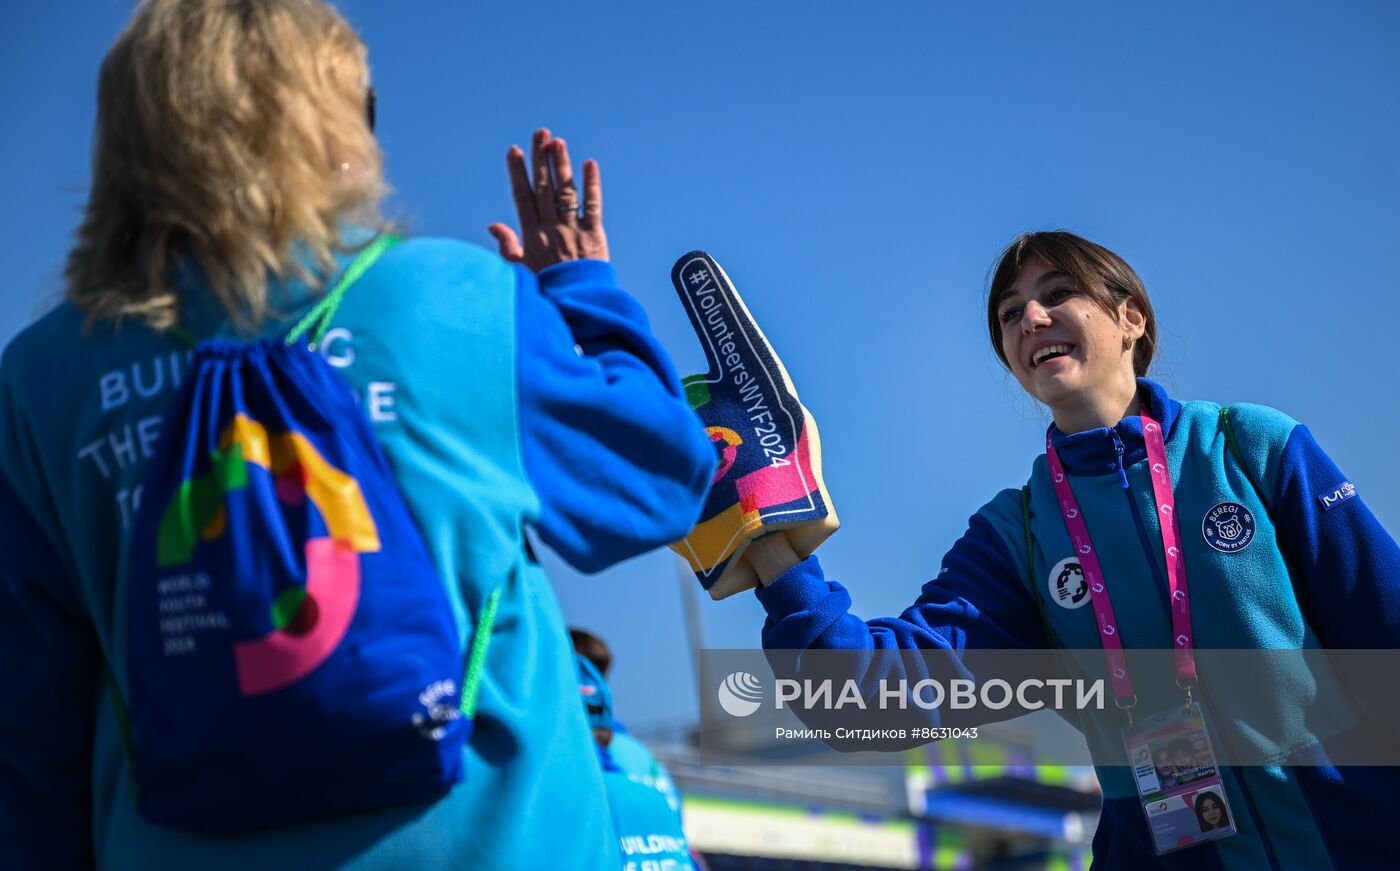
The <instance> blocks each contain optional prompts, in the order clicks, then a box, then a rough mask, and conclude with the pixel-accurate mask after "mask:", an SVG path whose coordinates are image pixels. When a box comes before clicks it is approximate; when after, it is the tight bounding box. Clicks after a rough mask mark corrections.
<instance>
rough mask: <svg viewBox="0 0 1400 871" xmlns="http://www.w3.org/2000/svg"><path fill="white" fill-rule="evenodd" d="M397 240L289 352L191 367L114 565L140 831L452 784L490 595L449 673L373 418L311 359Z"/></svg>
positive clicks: (443, 638) (409, 522)
mask: <svg viewBox="0 0 1400 871" xmlns="http://www.w3.org/2000/svg"><path fill="white" fill-rule="evenodd" d="M398 241H399V240H398V239H397V238H395V237H392V236H385V237H380V238H378V239H376V240H375V241H374V242H373V243H372V244H371V245H370V246H369V247H368V248H366V249H364V250H363V251H362V252H361V253H360V254H359V255H358V256H357V257H356V258H355V259H354V260H353V261H352V262H351V263H350V265H349V266H348V268H347V269H346V271H345V273H344V275H343V276H342V277H341V278H340V280H339V281H338V282H337V283H336V285H335V286H334V288H333V289H332V290H331V291H330V292H329V293H328V294H327V295H326V296H325V297H324V298H323V299H322V300H321V301H320V302H319V303H318V304H317V305H316V306H315V307H314V308H313V309H312V310H311V312H310V313H309V314H307V316H306V317H305V318H304V319H302V321H301V322H300V323H298V324H297V325H296V326H295V327H294V328H293V329H292V330H291V332H290V333H289V334H287V336H286V337H285V338H283V337H275V338H272V339H261V340H257V341H250V342H244V341H234V340H228V339H209V340H206V341H203V342H199V343H198V344H197V345H196V347H195V349H194V352H193V353H194V356H193V363H192V365H191V369H190V377H189V378H188V379H187V380H186V382H185V384H184V385H183V387H182V390H181V392H180V394H179V395H178V397H177V398H176V399H175V401H174V403H173V405H172V407H171V410H170V411H169V413H168V414H167V415H166V417H165V423H164V426H163V432H162V434H161V437H160V441H159V443H158V446H157V448H156V451H155V454H154V456H153V457H152V459H151V461H150V467H149V469H148V471H147V476H146V480H145V486H144V490H143V496H142V499H141V506H140V509H139V511H138V514H137V519H136V523H135V526H134V527H133V533H132V536H133V537H132V539H131V542H130V547H129V549H128V553H129V557H128V561H127V568H128V571H127V575H126V589H125V604H126V630H127V631H126V653H127V658H126V668H127V670H126V676H127V689H128V692H129V697H128V699H127V700H126V701H127V702H128V705H129V706H126V707H123V706H122V705H121V699H120V694H116V696H115V697H116V699H117V701H118V721H119V724H120V725H121V727H122V732H123V737H124V743H125V748H126V752H127V757H128V761H129V763H130V767H131V774H132V781H133V784H132V785H133V792H134V795H135V800H136V806H137V810H138V812H139V813H140V814H141V816H143V817H144V818H145V819H147V820H149V821H150V822H153V823H157V824H160V825H166V826H172V827H176V828H179V829H184V830H187V831H190V832H195V833H199V834H205V835H236V834H244V833H249V832H255V831H259V830H262V829H267V828H272V827H277V826H286V825H293V824H297V823H304V822H308V821H312V820H317V819H324V818H327V817H334V816H339V815H343V814H348V813H353V812H356V811H364V810H369V809H374V808H383V807H388V806H392V805H397V804H406V803H417V802H426V801H430V800H433V799H435V798H437V797H439V796H441V795H442V794H443V793H445V792H446V791H447V790H448V789H449V788H450V787H451V786H452V785H453V784H454V783H457V782H458V781H460V780H461V779H462V777H463V762H462V750H463V745H464V744H465V742H466V741H467V738H468V736H469V735H470V732H471V727H472V719H473V716H474V713H475V704H476V696H477V691H478V689H479V686H480V680H481V674H482V670H483V668H484V665H485V655H486V650H487V647H488V645H489V643H490V638H491V631H492V624H493V621H494V619H495V610H496V602H497V597H498V595H499V591H497V592H495V593H492V595H491V596H490V597H489V598H488V599H487V601H486V603H485V606H484V608H483V609H482V612H481V614H480V616H479V618H478V621H477V625H476V631H475V632H474V633H473V634H472V636H471V640H470V644H469V646H468V650H467V652H466V654H465V655H464V654H463V651H462V648H461V645H460V642H459V639H458V633H457V629H456V627H455V625H454V621H453V617H452V612H451V609H450V608H449V605H448V600H447V594H446V591H445V590H444V588H443V584H442V581H441V579H440V578H439V577H438V574H437V571H436V570H435V568H434V566H433V563H432V560H431V559H430V557H429V554H428V550H427V547H426V546H425V544H424V542H423V539H422V536H421V535H420V534H419V532H418V529H417V527H416V526H415V525H414V521H413V517H412V516H411V514H410V513H409V510H408V507H407V505H406V504H405V503H404V500H403V496H402V495H401V494H400V492H399V489H398V485H397V484H396V482H395V479H394V475H393V472H392V470H391V469H390V467H389V463H388V461H387V459H386V458H385V455H384V452H383V450H382V449H381V447H380V445H379V443H378V441H377V440H376V439H375V437H374V434H373V432H372V430H371V428H370V424H369V421H368V418H367V416H366V414H365V413H364V412H363V411H362V410H361V409H360V408H359V406H358V403H357V402H356V400H355V397H354V395H353V394H352V392H351V389H350V387H349V385H348V384H347V383H346V382H345V380H344V379H343V378H342V377H341V376H340V375H338V374H337V373H336V372H335V371H334V370H333V369H332V368H331V366H330V365H329V364H328V363H327V362H326V361H325V360H324V359H323V358H322V356H321V355H320V354H319V353H317V352H316V351H315V350H314V347H315V346H316V344H317V343H318V342H319V341H320V340H321V338H322V337H323V336H324V334H325V332H326V330H327V329H328V328H329V326H330V322H331V318H332V317H333V316H334V315H335V311H336V308H337V306H338V305H339V304H340V301H341V299H342V298H343V297H344V294H345V292H346V290H347V289H348V288H349V287H350V285H351V284H353V283H354V282H355V280H356V279H358V278H359V277H360V276H361V275H362V274H363V273H364V272H365V271H366V270H367V269H369V267H370V266H371V265H372V264H373V263H374V261H375V260H376V259H378V257H379V256H380V255H381V254H383V253H384V251H385V250H387V249H388V248H390V247H392V246H393V245H394V244H395V243H397V242H398ZM177 335H178V333H177ZM184 338H185V339H186V341H189V337H188V336H185V337H184ZM308 338H309V344H308V341H307V340H308ZM191 343H192V342H191Z"/></svg>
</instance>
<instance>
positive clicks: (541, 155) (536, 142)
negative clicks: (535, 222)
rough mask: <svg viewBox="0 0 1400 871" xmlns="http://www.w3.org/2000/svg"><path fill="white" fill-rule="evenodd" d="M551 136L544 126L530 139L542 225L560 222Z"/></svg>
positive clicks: (535, 188) (536, 206)
mask: <svg viewBox="0 0 1400 871" xmlns="http://www.w3.org/2000/svg"><path fill="white" fill-rule="evenodd" d="M550 142H551V140H550V138H549V130H547V129H546V128H544V127H541V128H540V129H538V130H536V131H535V135H534V136H533V137H532V138H531V141H530V162H531V163H532V164H533V170H534V171H533V175H534V194H535V213H536V214H537V215H538V216H539V223H540V225H542V226H544V225H548V224H554V223H557V222H558V217H559V215H558V212H557V211H556V210H555V196H554V180H553V177H552V176H551V174H550V167H549V157H550V151H551V148H550Z"/></svg>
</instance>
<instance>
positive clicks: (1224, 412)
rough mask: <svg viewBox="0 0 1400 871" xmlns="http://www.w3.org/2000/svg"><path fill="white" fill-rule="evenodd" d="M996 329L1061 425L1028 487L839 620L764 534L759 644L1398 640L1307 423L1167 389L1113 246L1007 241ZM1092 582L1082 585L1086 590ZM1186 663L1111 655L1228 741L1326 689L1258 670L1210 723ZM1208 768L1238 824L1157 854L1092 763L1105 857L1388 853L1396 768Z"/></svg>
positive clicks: (1368, 863)
mask: <svg viewBox="0 0 1400 871" xmlns="http://www.w3.org/2000/svg"><path fill="white" fill-rule="evenodd" d="M987 325H988V328H989V331H990V337H991V341H992V346H993V348H994V350H995V352H996V354H997V356H998V357H999V358H1000V359H1001V360H1002V362H1003V363H1004V364H1005V365H1006V366H1007V367H1008V368H1009V369H1010V370H1011V372H1012V374H1013V375H1015V377H1016V380H1017V381H1018V382H1020V384H1021V386H1022V387H1023V388H1024V389H1025V391H1026V392H1027V393H1028V394H1030V395H1031V396H1033V397H1034V398H1035V399H1037V400H1039V401H1040V402H1041V403H1042V404H1044V405H1045V406H1046V408H1047V409H1048V410H1049V411H1050V413H1051V415H1052V417H1053V419H1054V422H1053V423H1052V424H1051V426H1050V427H1049V429H1048V431H1047V433H1046V438H1045V443H1044V446H1043V447H1044V453H1042V454H1040V455H1039V456H1037V457H1036V458H1035V459H1034V462H1033V463H1032V468H1031V473H1030V479H1029V481H1028V482H1027V484H1026V486H1025V487H1024V488H1018V489H1008V490H1004V491H1002V492H1001V493H999V494H997V495H996V496H995V497H994V498H993V499H992V500H991V501H990V502H988V503H987V504H986V505H984V506H983V507H982V508H981V509H979V510H978V511H977V513H976V514H974V515H973V516H972V519H971V520H970V522H969V525H968V529H967V532H966V534H964V535H963V537H962V538H961V539H959V540H958V541H957V542H956V543H955V544H954V545H953V547H952V549H951V550H950V551H948V553H947V555H946V556H945V557H944V558H943V565H942V568H941V570H940V571H939V572H938V573H937V575H936V577H935V579H934V580H932V581H929V582H928V583H927V584H925V585H924V587H923V589H922V591H921V593H920V595H919V597H918V599H917V600H916V601H915V602H914V603H913V604H912V605H911V606H910V607H909V608H908V609H907V610H905V611H904V612H903V613H902V614H900V615H899V616H898V617H885V618H878V619H874V620H870V621H862V620H860V619H858V618H856V617H854V616H852V615H851V614H850V613H849V608H850V605H851V598H850V595H849V594H848V593H847V591H846V589H845V588H844V587H843V586H842V585H841V584H839V583H836V582H834V581H828V580H827V579H826V578H825V576H824V574H823V571H822V568H821V566H820V565H819V563H818V561H817V559H816V557H809V558H807V559H806V560H799V559H798V557H797V555H796V554H795V553H794V552H793V550H792V548H791V547H790V546H789V545H788V543H787V542H786V541H785V540H784V539H783V537H782V536H781V535H773V536H769V537H767V538H764V539H760V540H758V541H756V542H754V543H753V544H751V545H750V547H749V549H748V550H747V551H746V554H745V558H746V559H748V560H749V562H750V563H751V564H752V566H753V568H754V570H755V572H756V573H757V575H758V576H759V578H760V580H761V581H762V584H763V586H762V588H761V589H760V590H759V591H758V598H759V600H760V602H762V604H763V607H764V609H765V610H766V611H767V615H768V617H767V621H766V622H765V624H764V627H763V645H764V647H765V648H767V649H770V650H809V649H815V648H823V649H857V650H898V649H907V650H920V649H923V650H928V649H935V650H939V649H941V650H953V651H960V650H964V649H975V648H983V649H1015V648H1028V649H1049V648H1056V647H1059V648H1070V649H1081V650H1082V649H1089V650H1093V649H1097V648H1100V647H1102V648H1103V649H1104V654H1105V656H1107V657H1109V662H1110V663H1123V664H1125V660H1124V659H1123V658H1122V657H1123V656H1124V654H1123V653H1122V651H1124V650H1167V651H1170V650H1177V651H1179V652H1182V653H1190V652H1192V651H1194V650H1197V649H1201V650H1204V649H1210V648H1232V649H1238V648H1245V649H1259V650H1280V649H1281V650H1302V649H1315V648H1393V647H1397V646H1400V548H1397V546H1396V543H1395V541H1394V539H1393V538H1392V537H1391V536H1390V535H1389V534H1388V533H1387V532H1386V530H1385V529H1383V528H1382V527H1381V525H1380V523H1379V522H1378V521H1377V520H1376V518H1375V516H1374V515H1373V514H1372V513H1371V511H1370V509H1369V508H1367V506H1366V504H1365V503H1364V502H1363V501H1362V499H1361V497H1360V496H1359V495H1358V493H1359V491H1358V489H1357V488H1356V487H1355V486H1353V485H1352V483H1351V482H1349V481H1348V480H1347V478H1346V476H1345V475H1343V474H1342V472H1341V471H1340V470H1338V469H1337V467H1336V465H1335V464H1334V463H1333V462H1332V461H1331V460H1330V459H1329V458H1328V457H1327V455H1326V454H1325V453H1323V451H1322V449H1321V448H1320V447H1318V445H1317V442H1316V441H1314V439H1313V437H1312V435H1311V433H1309V432H1308V429H1307V427H1305V426H1303V425H1301V424H1299V423H1297V422H1295V421H1293V420H1292V419H1290V418H1289V417H1287V416H1286V415H1285V414H1283V413H1282V412H1279V411H1276V410H1274V409H1272V408H1267V407H1264V406H1261V405H1249V404H1241V405H1235V406H1232V407H1230V408H1228V409H1222V408H1221V406H1219V405H1217V404H1215V403H1211V402H1202V401H1191V402H1180V401H1178V400H1176V399H1174V398H1172V397H1171V396H1169V395H1167V392H1166V391H1165V390H1164V389H1163V388H1162V386H1161V385H1160V384H1158V383H1156V382H1154V381H1151V380H1149V379H1148V378H1147V377H1146V375H1147V373H1148V371H1149V368H1150V366H1151V363H1152V356H1153V349H1154V347H1155V344H1156V318H1155V314H1154V312H1153V309H1152V305H1151V303H1150V301H1149V299H1148V296H1147V292H1146V290H1145V288H1144V286H1143V283H1142V281H1141V280H1140V279H1139V278H1138V276H1137V274H1136V273H1135V272H1134V271H1133V269H1132V268H1131V267H1130V266H1128V264H1127V263H1126V262H1125V261H1124V260H1123V259H1122V258H1121V257H1119V256H1118V255H1117V254H1115V253H1113V252H1112V251H1109V250H1108V249H1107V248H1104V247H1102V246H1100V245H1097V244H1095V243H1093V242H1090V241H1088V240H1086V239H1083V238H1080V237H1079V236H1076V235H1074V234H1071V233H1067V232H1058V231H1057V232H1042V233H1030V234H1026V235H1024V236H1022V237H1020V238H1018V239H1017V240H1016V241H1015V242H1014V243H1013V244H1012V245H1011V246H1010V247H1009V248H1007V250H1006V251H1005V252H1004V253H1003V255H1002V257H1001V259H1000V261H999V262H998V264H997V267H996V269H995V270H994V273H993V278H992V281H991V284H990V288H989V293H988V300H987ZM1081 576H1082V577H1083V579H1085V580H1087V581H1088V587H1089V590H1088V592H1089V595H1079V593H1080V589H1079V587H1080V584H1079V579H1080V578H1081ZM1188 578H1189V580H1190V583H1189V585H1188V583H1187V579H1188ZM1114 657H1118V658H1117V659H1115V658H1114ZM1176 661H1177V674H1176V675H1175V678H1176V679H1175V680H1173V676H1172V675H1171V674H1170V673H1168V674H1166V675H1146V676H1144V675H1141V674H1130V673H1129V670H1128V669H1126V668H1122V669H1120V668H1117V667H1115V668H1113V669H1111V670H1110V673H1111V674H1112V683H1113V691H1114V695H1115V697H1116V699H1117V701H1118V702H1119V705H1120V706H1121V707H1123V708H1128V709H1134V710H1136V711H1137V712H1138V713H1139V714H1154V713H1157V712H1161V711H1167V710H1170V709H1173V708H1175V709H1181V708H1182V701H1183V696H1182V690H1181V689H1180V686H1192V687H1193V688H1194V691H1195V695H1194V698H1195V700H1196V701H1197V702H1199V703H1200V704H1201V708H1202V710H1204V712H1205V715H1206V722H1207V723H1208V724H1212V723H1213V727H1214V728H1216V729H1227V730H1228V731H1230V733H1231V735H1232V737H1234V738H1236V740H1239V739H1240V736H1244V740H1245V741H1246V742H1247V741H1248V740H1249V738H1250V736H1252V735H1257V734H1258V732H1259V731H1264V732H1268V731H1271V730H1272V731H1274V732H1276V733H1277V734H1278V739H1277V740H1282V741H1288V740H1291V739H1297V740H1298V741H1301V742H1304V743H1306V742H1307V741H1308V740H1310V739H1311V738H1312V736H1310V735H1308V734H1306V728H1305V727H1304V726H1303V725H1302V724H1303V721H1304V720H1306V715H1307V713H1308V711H1309V707H1310V706H1311V705H1313V704H1316V703H1317V700H1316V699H1315V698H1314V696H1313V695H1312V693H1311V690H1310V689H1309V687H1310V686H1311V684H1309V683H1308V682H1307V681H1303V682H1301V683H1299V682H1297V681H1294V680H1292V679H1291V678H1292V677H1296V675H1288V674H1286V673H1276V672H1267V671H1261V672H1260V673H1258V674H1250V675H1249V676H1248V681H1249V683H1250V686H1249V687H1248V689H1249V690H1251V691H1254V692H1258V693H1260V694H1261V695H1262V696H1264V697H1266V698H1268V699H1270V700H1271V702H1272V704H1273V707H1274V711H1275V713H1276V714H1277V717H1278V718H1277V721H1275V722H1270V723H1268V724H1262V723H1235V722H1229V723H1224V722H1221V721H1220V719H1219V718H1217V717H1214V715H1215V714H1216V712H1217V711H1218V710H1219V704H1218V703H1219V702H1220V701H1222V700H1224V699H1225V698H1226V697H1228V696H1229V695H1231V694H1232V693H1233V692H1234V691H1235V690H1236V689H1238V688H1239V687H1236V686H1234V685H1232V684H1231V683H1230V680H1229V678H1227V677H1226V676H1222V675H1219V674H1201V675H1197V674H1196V672H1195V665H1194V662H1195V660H1194V656H1180V657H1177V660H1176ZM890 667H895V666H890ZM1120 671H1121V672H1122V673H1121V674H1120V673H1119V672H1120ZM1133 678H1137V679H1136V680H1134V679H1133ZM1345 680H1347V681H1348V687H1349V688H1350V689H1352V690H1354V691H1357V692H1362V693H1367V692H1374V691H1377V690H1380V691H1382V692H1384V691H1385V689H1384V682H1383V681H1384V678H1382V677H1381V676H1379V675H1375V674H1356V673H1350V674H1347V675H1345ZM1115 713H1117V712H1116V711H1115ZM1329 714H1331V715H1335V716H1338V717H1341V718H1343V719H1348V718H1349V719H1348V721H1349V722H1352V723H1353V724H1354V728H1355V729H1356V730H1358V731H1357V734H1361V733H1362V732H1364V731H1365V730H1366V729H1368V728H1369V726H1368V724H1366V723H1364V721H1363V717H1362V716H1361V714H1359V713H1357V712H1355V711H1350V710H1347V709H1346V708H1345V705H1344V704H1343V705H1342V706H1341V707H1340V708H1339V709H1336V710H1331V711H1329ZM1128 722H1129V721H1128V718H1127V717H1121V716H1116V717H1110V718H1086V719H1085V720H1084V721H1083V723H1082V728H1083V730H1084V732H1085V737H1086V739H1087V740H1088V742H1089V746H1090V749H1091V751H1092V752H1093V753H1094V756H1095V759H1103V760H1109V759H1115V760H1116V759H1121V758H1122V753H1121V750H1122V744H1121V743H1120V738H1119V734H1118V730H1119V728H1120V727H1121V726H1124V725H1127V724H1128ZM1255 727H1258V728H1255ZM1392 728H1393V727H1392ZM1347 734H1351V733H1346V734H1343V735H1340V736H1336V740H1341V741H1346V740H1348V738H1347ZM1366 734H1367V735H1370V734H1373V733H1370V732H1366ZM1213 743H1214V742H1213ZM1115 745H1116V748H1117V751H1116V752H1115ZM1217 746H1218V745H1217ZM1285 746H1287V747H1289V748H1296V747H1297V746H1299V745H1298V744H1287V745H1285ZM1188 749H1189V748H1188ZM1276 758H1277V759H1278V760H1279V761H1286V760H1287V758H1289V757H1288V755H1287V754H1286V753H1285V754H1280V755H1279V756H1278V757H1276ZM1314 761H1316V760H1314ZM1195 764H1198V765H1204V761H1203V762H1202V763H1195ZM1220 771H1221V777H1222V779H1223V783H1222V789H1223V791H1224V795H1225V796H1226V801H1227V802H1228V803H1229V806H1230V807H1231V808H1233V810H1234V815H1235V818H1236V819H1235V822H1236V824H1237V825H1238V827H1239V833H1238V834H1236V835H1232V836H1229V837H1224V838H1221V839H1220V840H1218V841H1213V842H1211V843H1208V844H1203V845H1199V846H1194V847H1191V848H1190V849H1187V850H1184V851H1181V852H1177V853H1170V854H1167V855H1158V850H1159V848H1160V846H1161V845H1158V844H1154V839H1153V837H1152V834H1151V832H1149V829H1148V826H1147V822H1146V819H1145V817H1144V812H1143V804H1142V802H1141V801H1140V799H1139V795H1138V792H1137V788H1136V785H1135V784H1136V782H1135V780H1134V777H1133V775H1132V773H1131V771H1130V770H1129V769H1127V768H1125V767H1122V766H1121V764H1101V765H1099V766H1097V772H1098V776H1099V780H1100V783H1101V784H1102V786H1103V795H1104V800H1103V808H1102V816H1101V818H1100V823H1099V828H1098V831H1097V833H1096V835H1095V839H1094V846H1093V854H1094V867H1095V868H1111V869H1117V868H1132V869H1152V868H1192V869H1200V868H1229V869H1263V868H1298V869H1322V868H1339V869H1342V868H1376V867H1383V866H1385V865H1386V864H1388V863H1389V862H1390V861H1391V855H1392V846H1391V843H1390V838H1389V835H1388V829H1387V827H1386V826H1385V825H1384V823H1383V821H1382V820H1381V813H1382V812H1383V809H1384V808H1387V807H1389V806H1390V804H1391V803H1392V801H1393V799H1392V797H1393V795H1394V794H1395V793H1396V792H1397V791H1400V769H1394V768H1368V767H1332V766H1330V765H1326V764H1315V765H1310V766H1307V767H1303V766H1291V767H1290V766H1280V765H1261V766H1255V767H1235V768H1229V767H1222V768H1221V769H1220ZM1172 786H1174V784H1173V785H1172ZM1221 825H1224V824H1221ZM1217 828H1218V827H1217Z"/></svg>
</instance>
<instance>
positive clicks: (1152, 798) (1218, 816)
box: [1123, 705, 1235, 853]
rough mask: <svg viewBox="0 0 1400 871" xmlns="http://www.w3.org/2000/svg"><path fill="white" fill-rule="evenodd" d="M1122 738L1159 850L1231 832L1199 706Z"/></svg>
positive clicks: (1154, 721) (1172, 713)
mask: <svg viewBox="0 0 1400 871" xmlns="http://www.w3.org/2000/svg"><path fill="white" fill-rule="evenodd" d="M1123 740H1124V743H1125V744H1126V745H1127V749H1128V758H1129V759H1130V760H1132V763H1133V776H1134V778H1135V779H1136V780H1137V788H1138V794H1139V795H1140V796H1141V799H1142V807H1143V811H1144V813H1146V814H1147V827H1148V829H1149V830H1151V832H1152V839H1153V841H1154V843H1155V846H1156V848H1157V852H1158V853H1167V852H1170V851H1172V850H1179V849H1182V848H1183V847H1190V846H1192V845H1194V844H1199V843H1202V842H1204V841H1211V840H1215V839H1216V838H1222V837H1225V836H1226V835H1232V834H1234V833H1235V824H1234V819H1233V815H1232V814H1231V813H1230V805H1229V803H1228V802H1227V801H1226V800H1225V788H1224V786H1223V785H1222V783H1221V780H1220V773H1219V771H1217V769H1216V764H1215V753H1214V752H1213V750H1212V749H1211V745H1210V738H1209V737H1208V736H1207V734H1206V729H1205V722H1204V720H1203V719H1202V717H1201V713H1200V708H1198V707H1196V706H1195V705H1192V706H1190V707H1185V708H1179V709H1177V710H1174V711H1168V712H1166V713H1163V714H1159V715H1157V716H1155V717H1152V718H1149V719H1147V720H1144V721H1142V722H1141V723H1140V724H1139V725H1137V726H1136V727H1134V728H1130V729H1125V730H1124V732H1123Z"/></svg>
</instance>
